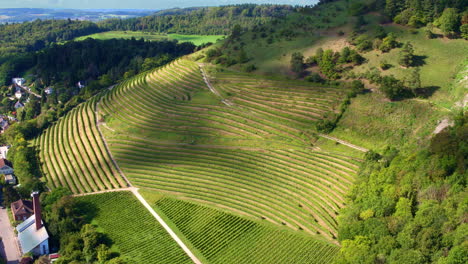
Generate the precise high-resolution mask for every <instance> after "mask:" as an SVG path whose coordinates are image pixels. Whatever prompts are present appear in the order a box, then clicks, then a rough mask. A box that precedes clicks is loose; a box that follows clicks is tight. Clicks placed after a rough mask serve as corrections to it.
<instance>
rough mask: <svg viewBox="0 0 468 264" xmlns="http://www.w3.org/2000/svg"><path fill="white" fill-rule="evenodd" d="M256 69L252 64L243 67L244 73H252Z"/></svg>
mask: <svg viewBox="0 0 468 264" xmlns="http://www.w3.org/2000/svg"><path fill="white" fill-rule="evenodd" d="M256 69H257V67H255V65H254V64H248V65H245V66H244V68H243V70H244V71H245V72H253V71H255V70H256Z"/></svg>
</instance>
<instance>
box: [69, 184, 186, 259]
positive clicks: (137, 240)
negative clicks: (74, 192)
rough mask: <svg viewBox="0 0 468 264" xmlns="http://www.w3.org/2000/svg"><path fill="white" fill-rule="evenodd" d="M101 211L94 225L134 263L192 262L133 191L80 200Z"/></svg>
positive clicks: (104, 194) (99, 195)
mask: <svg viewBox="0 0 468 264" xmlns="http://www.w3.org/2000/svg"><path fill="white" fill-rule="evenodd" d="M76 199H79V200H80V201H85V202H88V203H90V204H92V205H93V206H94V207H96V208H97V212H96V216H95V217H94V218H93V224H96V225H97V226H98V227H99V229H100V230H101V231H102V232H103V233H105V234H106V235H108V236H109V238H110V239H111V240H112V242H113V243H114V245H115V248H116V249H117V250H118V251H119V253H120V254H121V255H122V256H123V257H124V258H127V259H128V260H131V262H130V263H135V264H147V263H161V264H162V263H167V264H179V263H192V261H191V260H190V258H189V257H188V256H187V255H186V254H185V252H184V251H183V250H182V249H181V248H180V247H179V245H177V243H176V242H175V241H174V240H173V239H172V238H171V237H170V236H169V234H168V233H167V232H166V230H164V228H163V227H162V226H161V225H159V223H158V222H157V221H156V219H154V218H153V217H152V216H151V214H150V213H149V212H148V210H146V208H145V207H144V206H143V205H142V204H141V203H140V202H139V201H138V200H137V198H135V196H133V194H132V193H131V192H112V193H103V194H94V195H88V196H82V197H77V198H76Z"/></svg>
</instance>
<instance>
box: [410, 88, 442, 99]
mask: <svg viewBox="0 0 468 264" xmlns="http://www.w3.org/2000/svg"><path fill="white" fill-rule="evenodd" d="M439 89H440V86H426V87H422V88H419V89H416V91H415V93H416V96H417V97H422V98H429V97H431V96H432V95H433V94H434V93H435V92H436V91H437V90H439Z"/></svg>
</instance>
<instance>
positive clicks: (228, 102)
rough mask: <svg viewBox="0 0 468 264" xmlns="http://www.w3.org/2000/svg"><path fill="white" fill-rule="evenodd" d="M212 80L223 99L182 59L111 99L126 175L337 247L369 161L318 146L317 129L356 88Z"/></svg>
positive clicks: (104, 107)
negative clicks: (344, 212) (346, 209)
mask: <svg viewBox="0 0 468 264" xmlns="http://www.w3.org/2000/svg"><path fill="white" fill-rule="evenodd" d="M210 74H211V77H210V79H211V83H212V84H213V85H214V86H215V89H217V93H218V95H215V94H214V93H210V92H209V90H208V88H207V85H206V84H205V82H204V81H203V78H202V74H201V72H200V69H199V66H198V65H196V64H195V63H193V62H191V61H188V60H178V61H176V62H174V63H172V64H170V65H167V66H165V67H163V68H161V69H158V70H155V71H153V72H150V73H147V74H145V75H139V76H137V77H135V78H133V79H130V80H127V81H125V82H124V83H122V84H121V85H119V86H117V87H115V88H114V89H113V90H112V91H111V92H110V93H108V94H107V95H106V96H104V97H103V100H102V102H101V103H100V107H99V114H100V115H101V117H100V119H103V120H104V121H105V122H106V126H102V127H101V128H102V130H103V133H104V135H105V137H106V140H107V142H108V143H109V146H110V149H111V152H112V153H113V156H114V157H115V158H116V160H117V162H118V163H119V165H120V167H121V168H122V170H123V171H124V173H125V174H126V176H127V177H128V178H130V181H131V182H132V183H133V184H134V185H136V186H138V187H142V188H146V189H148V190H153V191H154V192H156V193H162V194H169V195H175V196H177V197H183V198H186V199H189V200H191V201H197V202H201V203H205V204H209V205H212V206H215V207H217V208H220V209H227V210H230V211H231V212H236V213H241V214H242V215H244V216H246V217H251V218H254V219H264V220H265V221H268V222H270V223H273V224H275V225H277V226H285V227H287V228H289V229H292V230H302V231H303V232H304V233H306V234H311V235H317V234H320V235H321V236H322V237H323V238H325V239H328V240H330V241H334V239H335V237H336V228H337V226H336V225H337V224H336V220H335V218H336V215H337V212H338V210H339V209H340V208H341V207H342V206H343V205H344V199H345V197H344V195H345V193H346V191H347V189H348V188H349V187H350V186H351V184H352V182H353V180H354V175H355V173H356V170H357V168H358V165H359V161H358V160H356V159H355V158H354V157H352V156H347V155H343V154H340V153H334V152H327V151H317V150H314V148H313V147H312V146H311V144H312V143H313V140H314V139H313V136H312V134H311V130H312V127H313V125H314V123H315V122H316V121H317V120H319V119H321V118H325V117H326V116H327V115H329V114H330V112H332V111H336V109H337V107H338V105H339V104H340V101H341V100H342V98H344V94H345V93H346V91H345V90H343V89H339V88H333V87H316V86H313V85H310V84H308V83H304V82H287V81H282V80H272V79H264V78H258V77H255V76H253V75H247V74H240V73H236V72H228V71H219V72H218V71H211V73H210ZM131 102H132V103H131ZM223 102H224V103H223Z"/></svg>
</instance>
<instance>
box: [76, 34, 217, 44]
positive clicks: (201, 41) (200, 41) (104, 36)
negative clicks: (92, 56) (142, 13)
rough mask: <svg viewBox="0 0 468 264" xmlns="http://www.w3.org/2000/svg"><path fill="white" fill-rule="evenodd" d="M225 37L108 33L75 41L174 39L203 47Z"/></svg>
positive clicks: (83, 37)
mask: <svg viewBox="0 0 468 264" xmlns="http://www.w3.org/2000/svg"><path fill="white" fill-rule="evenodd" d="M223 37H224V36H223V35H181V34H158V33H149V32H142V31H107V32H101V33H96V34H92V35H87V36H82V37H78V38H76V39H75V41H81V40H85V39H87V38H93V39H101V40H103V39H114V38H116V39H120V38H121V39H131V38H135V39H141V38H143V39H145V40H150V41H157V40H165V39H170V40H172V39H174V40H177V41H179V42H192V43H193V44H195V45H197V46H198V45H201V44H204V43H208V42H212V43H215V42H216V41H217V40H219V39H222V38H223Z"/></svg>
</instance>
